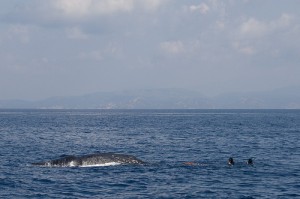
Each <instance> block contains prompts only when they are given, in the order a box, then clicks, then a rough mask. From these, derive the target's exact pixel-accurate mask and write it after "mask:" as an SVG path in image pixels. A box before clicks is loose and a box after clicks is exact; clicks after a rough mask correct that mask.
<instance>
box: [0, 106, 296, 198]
mask: <svg viewBox="0 0 300 199" xmlns="http://www.w3.org/2000/svg"><path fill="white" fill-rule="evenodd" d="M96 152H115V153H122V154H129V155H134V156H136V157H138V158H139V159H142V160H143V161H146V162H147V164H146V165H115V166H98V167H96V166H95V167H62V168H59V167H40V166H33V165H31V163H33V162H39V161H45V160H50V159H57V158H59V157H61V156H64V155H86V154H91V153H96ZM229 157H233V158H234V160H235V165H234V166H228V165H227V160H228V158H229ZM248 158H253V160H254V165H253V166H250V165H247V164H246V163H245V162H246V160H247V159H248ZM185 162H193V164H192V165H186V164H185ZM0 198H1V199H2V198H247V199H250V198H300V110H0Z"/></svg>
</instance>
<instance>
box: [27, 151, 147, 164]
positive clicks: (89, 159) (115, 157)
mask: <svg viewBox="0 0 300 199" xmlns="http://www.w3.org/2000/svg"><path fill="white" fill-rule="evenodd" d="M114 164H144V162H143V161H142V160H140V159H138V158H136V157H135V156H132V155H125V154H116V153H95V154H89V155H83V156H78V157H77V156H66V157H62V158H59V159H55V160H49V161H46V162H37V163H33V164H32V165H37V166H49V167H72V166H83V167H84V166H105V165H114Z"/></svg>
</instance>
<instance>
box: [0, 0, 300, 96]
mask: <svg viewBox="0 0 300 199" xmlns="http://www.w3.org/2000/svg"><path fill="white" fill-rule="evenodd" d="M299 10H300V1H299V0H285V1H282V0H264V1H261V0H227V1H226V0H224V1H221V0H219V1H218V0H203V1H200V0H189V1H181V0H26V1H24V0H1V2H0V20H1V23H0V85H1V86H0V93H1V95H0V99H11V98H19V99H20V98H21V99H41V98H46V97H49V96H68V95H80V94H85V93H91V92H97V91H115V90H127V89H141V88H187V89H193V90H197V91H200V92H202V93H203V94H206V95H215V94H220V93H224V92H236V91H238V92H240V91H263V90H270V89H275V88H281V87H286V86H300V78H299V77H300V64H299V63H300V14H299Z"/></svg>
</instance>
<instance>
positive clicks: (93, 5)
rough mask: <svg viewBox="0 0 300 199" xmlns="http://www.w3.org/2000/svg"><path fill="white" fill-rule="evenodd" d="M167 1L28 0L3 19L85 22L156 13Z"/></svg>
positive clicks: (39, 21)
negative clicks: (137, 11)
mask: <svg viewBox="0 0 300 199" xmlns="http://www.w3.org/2000/svg"><path fill="white" fill-rule="evenodd" d="M166 2H168V0H143V1H141V0H51V1H41V0H28V1H26V2H24V3H22V4H18V5H17V6H15V8H14V9H13V10H12V11H11V12H8V13H7V16H6V20H7V19H9V20H10V21H12V22H15V23H20V22H21V23H24V22H27V23H32V24H40V23H41V24H55V23H57V22H61V23H70V22H71V23H74V22H76V23H77V22H86V21H89V20H93V19H97V20H99V17H105V16H113V15H116V14H126V13H131V12H133V11H135V10H148V11H149V10H150V11H155V10H156V9H157V8H159V7H160V6H161V5H163V4H165V3H166Z"/></svg>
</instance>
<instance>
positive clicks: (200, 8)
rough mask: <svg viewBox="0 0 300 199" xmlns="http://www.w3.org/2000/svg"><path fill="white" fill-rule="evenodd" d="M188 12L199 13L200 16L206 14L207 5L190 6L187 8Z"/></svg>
mask: <svg viewBox="0 0 300 199" xmlns="http://www.w3.org/2000/svg"><path fill="white" fill-rule="evenodd" d="M189 9H190V11H191V12H197V11H199V12H200V13H201V14H206V13H207V12H208V11H209V9H210V8H209V7H208V5H207V4H205V3H201V4H199V5H191V6H190V7H189Z"/></svg>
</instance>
